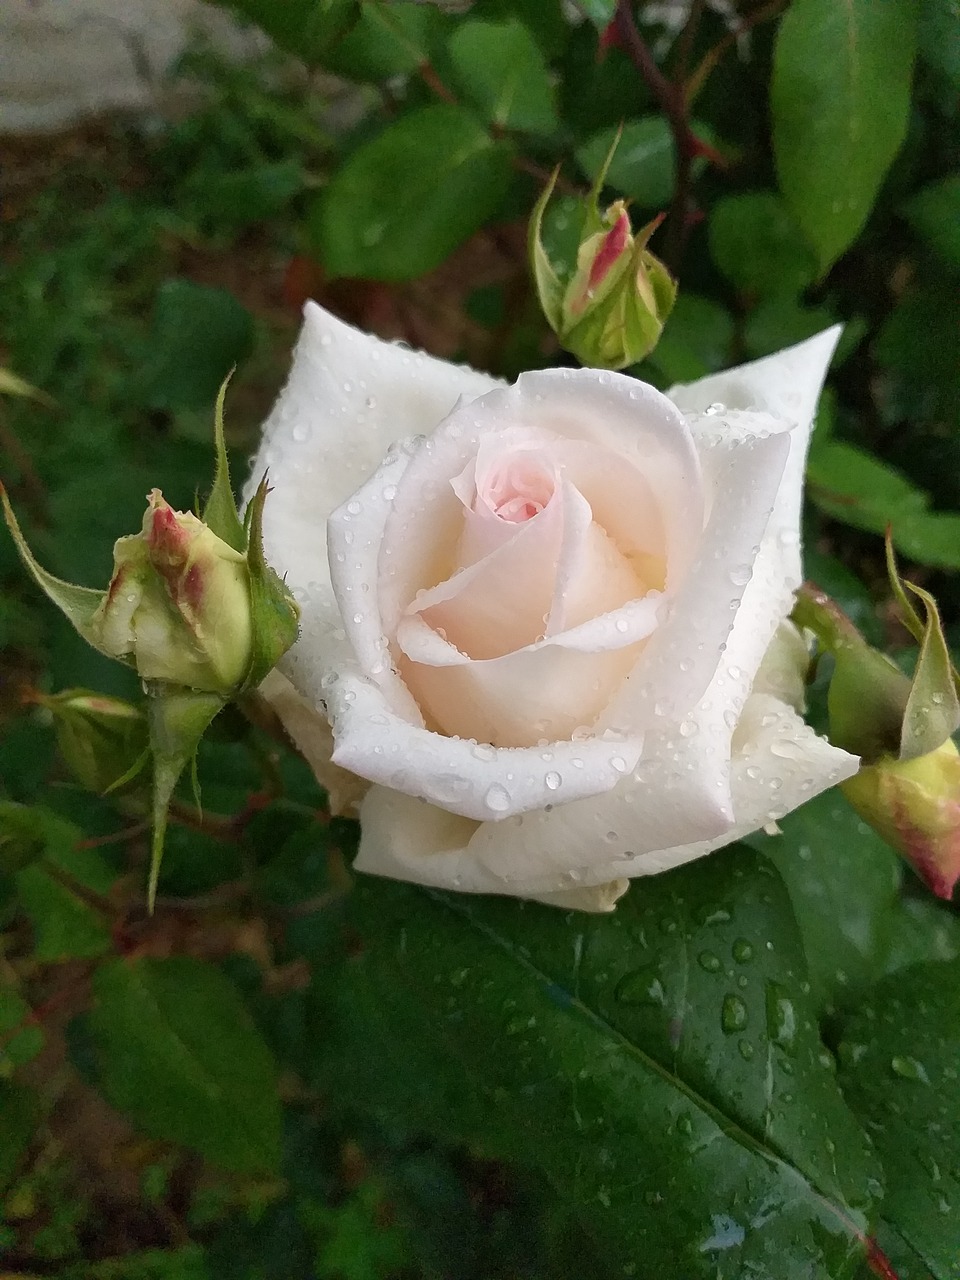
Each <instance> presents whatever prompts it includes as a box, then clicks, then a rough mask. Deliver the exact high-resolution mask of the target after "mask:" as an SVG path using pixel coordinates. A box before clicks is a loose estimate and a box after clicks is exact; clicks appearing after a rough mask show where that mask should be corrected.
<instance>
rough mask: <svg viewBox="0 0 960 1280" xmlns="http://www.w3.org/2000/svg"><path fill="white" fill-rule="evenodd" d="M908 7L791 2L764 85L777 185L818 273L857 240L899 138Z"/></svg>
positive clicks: (907, 70) (911, 33)
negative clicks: (813, 256) (813, 254)
mask: <svg viewBox="0 0 960 1280" xmlns="http://www.w3.org/2000/svg"><path fill="white" fill-rule="evenodd" d="M916 38H917V5H916V2H915V0H843V3H837V0H793V3H792V4H791V5H790V7H789V8H788V9H787V11H786V13H785V14H784V16H783V18H782V20H781V22H780V29H779V31H778V33H777V39H776V47H775V51H774V62H773V79H772V82H771V94H770V96H771V109H772V113H773V150H774V156H775V158H776V162H777V172H778V174H779V178H780V187H781V190H782V191H783V194H784V196H785V197H786V200H787V203H788V205H789V206H790V208H791V210H792V212H793V214H794V216H795V217H796V219H797V221H798V223H799V224H800V226H801V228H802V229H803V232H804V235H805V236H806V237H807V239H808V241H809V242H810V244H811V245H812V247H813V248H814V249H815V250H816V254H817V260H818V262H819V267H820V271H821V273H822V272H825V271H826V270H827V269H828V268H829V267H830V266H831V265H832V264H833V263H834V262H835V261H836V259H837V258H838V257H839V256H840V255H841V254H842V253H843V252H844V250H845V249H847V248H848V246H849V245H850V244H852V243H853V241H854V240H855V239H856V237H857V235H858V234H859V232H860V230H861V229H862V227H863V225H864V223H865V222H866V220H867V217H868V215H869V213H870V210H871V208H872V207H873V202H874V200H875V198H876V195H877V191H878V189H879V187H880V183H881V182H882V180H883V178H884V175H885V174H886V172H887V170H888V168H889V167H890V164H891V162H892V161H893V158H894V156H895V155H896V154H897V152H898V151H899V149H900V145H901V143H902V142H903V139H904V137H905V135H906V130H907V122H908V119H909V112H910V82H911V77H912V75H913V59H914V53H915V50H916Z"/></svg>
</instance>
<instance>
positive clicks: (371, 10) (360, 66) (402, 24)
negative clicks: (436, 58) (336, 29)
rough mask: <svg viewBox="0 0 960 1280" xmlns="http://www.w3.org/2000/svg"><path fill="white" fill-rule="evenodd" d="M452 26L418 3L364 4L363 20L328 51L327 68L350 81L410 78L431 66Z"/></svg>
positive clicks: (386, 0) (381, 0)
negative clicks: (398, 77)
mask: <svg viewBox="0 0 960 1280" xmlns="http://www.w3.org/2000/svg"><path fill="white" fill-rule="evenodd" d="M450 22H451V19H450V18H449V17H448V16H447V15H446V14H444V13H442V12H441V11H440V10H439V9H438V8H437V7H436V6H435V5H427V4H419V3H416V0H412V2H411V0H406V2H405V0H362V2H361V4H360V13H359V17H358V19H357V20H356V21H355V22H353V23H351V25H350V26H349V28H348V29H347V30H346V32H345V33H344V35H343V37H342V38H340V39H337V40H336V41H334V42H333V43H332V44H331V45H330V46H329V47H328V48H327V50H326V51H325V53H324V55H323V63H324V66H325V67H326V68H327V69H328V70H330V71H333V72H335V73H336V74H337V75H341V76H346V78H347V79H348V80H360V81H372V82H373V81H383V80H387V79H389V78H390V77H391V76H403V75H410V74H411V73H412V72H414V71H416V70H417V68H418V67H420V66H421V65H422V64H423V63H425V62H429V61H430V60H431V57H432V55H433V53H434V51H435V49H436V48H438V47H440V46H441V45H442V43H443V37H444V35H445V33H446V30H447V28H448V26H449V25H450Z"/></svg>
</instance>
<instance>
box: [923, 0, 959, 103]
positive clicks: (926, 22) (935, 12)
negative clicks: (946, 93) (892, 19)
mask: <svg viewBox="0 0 960 1280" xmlns="http://www.w3.org/2000/svg"><path fill="white" fill-rule="evenodd" d="M958 24H960V3H958V0H921V7H920V29H919V32H918V44H919V51H920V56H921V57H922V58H923V60H924V61H925V62H926V63H927V65H928V66H930V67H932V68H933V69H934V70H935V71H937V72H939V74H940V75H941V76H943V78H944V79H945V80H946V81H947V83H948V84H949V85H950V86H951V87H952V88H953V89H954V90H956V91H960V41H958V40H957V26H958Z"/></svg>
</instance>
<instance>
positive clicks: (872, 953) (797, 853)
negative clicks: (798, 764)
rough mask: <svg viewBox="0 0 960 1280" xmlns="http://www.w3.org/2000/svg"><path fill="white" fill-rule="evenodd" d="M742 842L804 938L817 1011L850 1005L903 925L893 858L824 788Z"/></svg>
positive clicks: (898, 874)
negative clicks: (780, 887) (768, 830)
mask: <svg viewBox="0 0 960 1280" xmlns="http://www.w3.org/2000/svg"><path fill="white" fill-rule="evenodd" d="M777 826H778V827H779V828H780V834H779V835H773V836H768V835H764V833H763V832H757V833H756V834H755V835H752V836H749V837H748V839H747V843H748V844H750V845H751V846H752V847H753V848H755V849H758V850H759V851H760V852H761V853H764V854H766V856H767V857H768V858H770V859H771V861H772V862H773V863H774V864H775V866H776V867H777V870H778V871H779V872H780V875H781V876H782V877H783V881H784V884H785V885H786V886H787V892H788V893H789V895H790V901H791V903H792V905H793V911H794V915H795V916H796V918H797V923H798V925H799V928H800V935H801V937H802V939H803V949H804V953H805V955H806V958H807V965H808V968H809V971H810V985H811V987H812V992H811V997H812V999H813V1001H814V1003H815V1005H816V1007H817V1008H825V1007H831V1006H836V1005H840V1006H846V1007H849V1005H850V1003H851V1002H852V1001H856V999H857V998H858V996H859V993H860V992H861V991H862V990H863V989H864V987H866V986H868V985H870V984H871V982H872V981H873V980H874V979H875V977H876V974H877V972H878V969H879V965H880V963H881V961H882V958H883V957H884V956H885V955H886V954H887V952H888V949H889V947H890V946H891V942H892V936H893V934H894V931H895V930H896V929H897V928H898V927H900V926H901V925H902V923H903V922H902V920H901V916H900V913H899V910H898V907H899V898H898V892H899V888H900V882H901V879H902V873H901V869H900V861H899V859H898V858H897V855H896V854H895V853H894V852H893V850H892V849H891V848H890V847H889V845H887V844H885V843H884V841H883V840H881V839H880V837H879V836H878V835H876V834H875V833H874V832H873V831H872V830H871V829H870V828H869V827H868V826H867V825H866V823H864V822H862V821H861V820H860V818H858V817H857V815H856V814H855V813H854V811H853V810H852V809H851V808H850V806H849V804H847V802H846V800H844V798H843V796H842V795H841V794H840V792H839V791H836V790H834V791H828V792H826V793H825V794H823V795H821V796H818V797H817V798H816V799H815V800H810V801H809V802H808V803H807V804H805V805H803V806H802V807H801V808H799V809H795V810H794V811H793V813H788V814H787V815H786V817H784V818H781V819H779V820H778V822H777Z"/></svg>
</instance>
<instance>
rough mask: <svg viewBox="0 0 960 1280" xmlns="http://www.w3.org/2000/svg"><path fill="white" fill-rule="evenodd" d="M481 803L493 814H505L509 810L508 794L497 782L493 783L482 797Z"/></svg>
mask: <svg viewBox="0 0 960 1280" xmlns="http://www.w3.org/2000/svg"><path fill="white" fill-rule="evenodd" d="M483 802H484V804H485V805H486V806H487V808H488V809H492V810H493V812H494V813H506V811H507V810H508V809H509V808H510V793H509V791H508V790H507V789H506V787H502V786H501V785H500V783H499V782H495V783H494V784H493V786H492V787H490V789H489V790H488V791H487V794H486V795H485V796H484V797H483Z"/></svg>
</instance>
